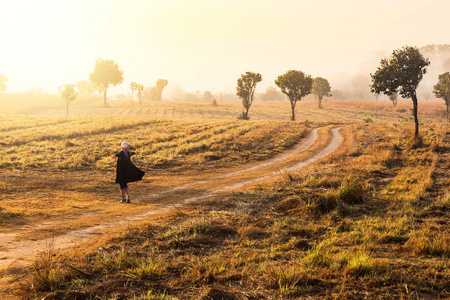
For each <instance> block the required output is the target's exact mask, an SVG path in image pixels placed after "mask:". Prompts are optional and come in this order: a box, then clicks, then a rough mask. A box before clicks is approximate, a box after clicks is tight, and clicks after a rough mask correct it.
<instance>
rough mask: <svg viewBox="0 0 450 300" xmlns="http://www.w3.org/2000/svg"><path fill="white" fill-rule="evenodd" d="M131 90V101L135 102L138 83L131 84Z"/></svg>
mask: <svg viewBox="0 0 450 300" xmlns="http://www.w3.org/2000/svg"><path fill="white" fill-rule="evenodd" d="M130 90H131V101H133V96H134V92H136V90H137V83H136V82H131V83H130Z"/></svg>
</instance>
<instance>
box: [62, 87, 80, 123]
mask: <svg viewBox="0 0 450 300" xmlns="http://www.w3.org/2000/svg"><path fill="white" fill-rule="evenodd" d="M61 96H62V98H63V100H64V102H66V115H67V116H68V115H69V103H70V102H73V101H75V99H76V98H77V96H78V92H77V91H76V90H75V85H74V84H65V85H64V86H63V88H62V89H61Z"/></svg>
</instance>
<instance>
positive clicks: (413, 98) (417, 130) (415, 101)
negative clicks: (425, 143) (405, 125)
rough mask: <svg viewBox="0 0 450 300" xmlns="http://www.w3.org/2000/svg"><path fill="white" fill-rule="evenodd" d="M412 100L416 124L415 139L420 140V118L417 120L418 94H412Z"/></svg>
mask: <svg viewBox="0 0 450 300" xmlns="http://www.w3.org/2000/svg"><path fill="white" fill-rule="evenodd" d="M411 94H412V96H411V99H412V101H413V116H414V123H415V128H414V138H416V139H417V138H418V137H419V118H417V96H416V92H415V91H414V93H411Z"/></svg>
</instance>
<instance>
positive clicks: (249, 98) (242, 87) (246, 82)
mask: <svg viewBox="0 0 450 300" xmlns="http://www.w3.org/2000/svg"><path fill="white" fill-rule="evenodd" d="M261 80H262V76H261V74H259V73H253V72H245V74H242V75H241V78H239V79H238V80H237V87H236V95H237V96H238V97H239V98H241V99H242V105H243V106H244V110H243V111H242V115H241V116H240V118H242V119H244V120H248V110H249V109H250V106H251V105H252V103H253V99H254V97H255V89H256V84H257V83H258V82H260V81H261Z"/></svg>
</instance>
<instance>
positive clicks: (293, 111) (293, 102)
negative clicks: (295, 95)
mask: <svg viewBox="0 0 450 300" xmlns="http://www.w3.org/2000/svg"><path fill="white" fill-rule="evenodd" d="M295 103H296V101H291V109H292V116H291V121H295Z"/></svg>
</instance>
